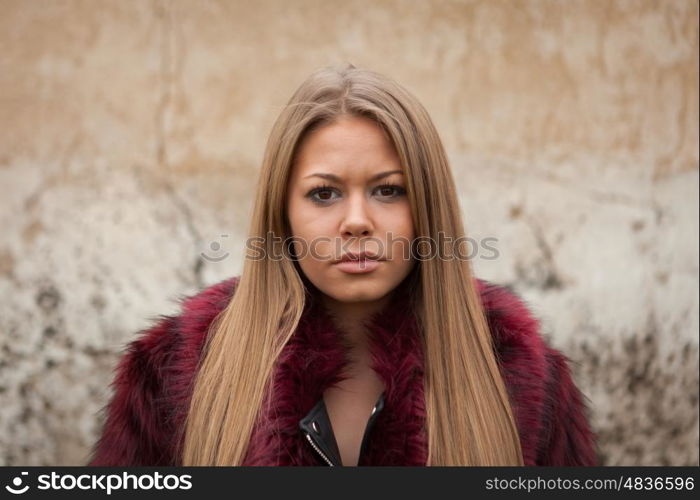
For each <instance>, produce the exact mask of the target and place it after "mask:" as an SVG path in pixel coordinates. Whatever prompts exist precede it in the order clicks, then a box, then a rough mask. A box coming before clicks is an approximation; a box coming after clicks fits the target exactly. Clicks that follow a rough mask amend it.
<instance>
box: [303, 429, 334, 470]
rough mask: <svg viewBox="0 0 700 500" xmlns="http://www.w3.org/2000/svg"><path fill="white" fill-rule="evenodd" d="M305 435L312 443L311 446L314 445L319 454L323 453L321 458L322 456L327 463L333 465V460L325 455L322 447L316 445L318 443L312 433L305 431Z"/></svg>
mask: <svg viewBox="0 0 700 500" xmlns="http://www.w3.org/2000/svg"><path fill="white" fill-rule="evenodd" d="M304 435H305V436H306V440H307V441H308V442H309V443H311V447H312V448H313V449H314V450H316V452H317V453H318V454H319V455H321V458H322V459H323V460H325V461H326V463H327V464H328V465H330V466H331V467H333V462H331V461H330V460H329V459H328V457H327V456H326V455H325V453H323V452H322V451H321V449H320V448H319V447H318V445H316V443H315V442H314V439H313V438H312V437H311V434H309V433H308V432H305V433H304Z"/></svg>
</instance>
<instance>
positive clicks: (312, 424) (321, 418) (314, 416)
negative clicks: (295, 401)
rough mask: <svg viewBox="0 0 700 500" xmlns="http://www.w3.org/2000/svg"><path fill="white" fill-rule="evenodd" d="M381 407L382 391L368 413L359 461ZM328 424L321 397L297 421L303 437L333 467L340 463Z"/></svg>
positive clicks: (382, 403) (382, 406)
mask: <svg viewBox="0 0 700 500" xmlns="http://www.w3.org/2000/svg"><path fill="white" fill-rule="evenodd" d="M383 408H384V393H382V394H381V395H380V396H379V400H378V401H377V404H375V405H374V408H372V413H371V414H370V418H369V421H368V422H367V426H366V427H365V432H364V435H363V436H362V442H361V443H360V458H359V460H360V461H361V460H362V457H363V455H364V453H365V448H366V447H367V441H368V437H369V433H370V431H371V429H372V427H373V425H374V421H375V420H376V418H377V416H378V413H379V412H380V411H381V410H382V409H383ZM317 422H322V425H323V429H325V431H324V432H323V433H322V432H321V431H320V429H321V427H320V426H319V424H318V423H317ZM330 426H331V423H330V420H329V418H328V413H327V412H326V406H325V403H324V401H323V399H320V400H319V402H318V403H317V404H316V406H314V408H312V410H311V411H310V412H309V413H308V414H307V415H306V417H304V418H303V419H302V420H301V421H300V422H299V427H301V429H302V431H303V434H304V437H305V438H306V440H307V441H308V442H309V444H310V445H311V447H312V448H313V449H314V451H316V453H318V454H319V456H320V457H321V458H322V459H323V461H324V462H325V463H327V464H328V465H329V466H331V467H334V466H336V465H342V464H341V463H340V455H339V452H338V450H337V447H336V446H335V437H334V436H333V431H332V429H331V428H330ZM311 431H314V433H315V434H319V436H320V438H321V443H317V442H316V441H314V438H313V437H312V436H311V434H312V432H311ZM326 441H328V442H326ZM321 445H323V446H324V449H327V450H328V451H329V452H330V453H331V455H332V456H333V458H332V459H331V458H329V456H328V454H327V453H325V452H324V451H323V450H322V448H321ZM329 448H330V449H329ZM334 461H337V462H338V463H337V464H336V463H335V462H334ZM358 463H359V462H358Z"/></svg>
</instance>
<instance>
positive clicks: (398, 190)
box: [375, 184, 406, 198]
mask: <svg viewBox="0 0 700 500" xmlns="http://www.w3.org/2000/svg"><path fill="white" fill-rule="evenodd" d="M375 191H377V192H378V193H379V194H380V195H381V196H385V197H389V198H393V197H395V196H400V195H402V194H406V190H405V189H404V188H402V187H401V186H397V185H395V184H382V185H381V186H377V187H376V189H375Z"/></svg>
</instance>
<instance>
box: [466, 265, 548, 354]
mask: <svg viewBox="0 0 700 500" xmlns="http://www.w3.org/2000/svg"><path fill="white" fill-rule="evenodd" d="M476 285H477V290H478V292H479V295H480V297H481V303H482V306H483V308H484V314H485V316H486V321H487V323H488V326H489V329H490V331H491V336H492V339H493V343H494V348H495V350H496V352H497V354H498V355H499V357H500V360H501V361H502V362H505V363H509V362H512V363H517V362H519V361H520V360H521V358H525V359H523V360H522V361H524V362H527V363H528V365H529V366H530V367H531V366H532V362H533V361H536V362H537V363H538V364H540V363H544V362H545V361H546V360H545V358H546V354H547V350H548V347H547V345H546V343H545V340H544V338H543V337H542V334H541V327H540V322H539V320H538V319H537V318H536V317H535V316H534V314H533V313H532V311H531V309H530V308H529V307H528V305H527V304H526V302H525V301H524V300H523V299H522V298H521V297H520V296H519V295H518V294H517V293H516V292H515V291H513V290H512V289H511V288H510V287H508V286H504V285H498V284H495V283H491V282H489V281H486V280H481V279H477V280H476Z"/></svg>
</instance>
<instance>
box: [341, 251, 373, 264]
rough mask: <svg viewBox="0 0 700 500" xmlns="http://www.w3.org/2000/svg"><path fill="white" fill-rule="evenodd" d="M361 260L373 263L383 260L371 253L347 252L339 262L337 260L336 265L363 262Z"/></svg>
mask: <svg viewBox="0 0 700 500" xmlns="http://www.w3.org/2000/svg"><path fill="white" fill-rule="evenodd" d="M363 260H365V261H366V260H375V261H381V260H384V259H380V258H379V256H378V255H376V254H373V253H371V252H360V253H357V254H356V253H352V252H348V253H346V254H345V255H343V256H342V257H341V258H340V260H338V263H340V262H353V261H363Z"/></svg>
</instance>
